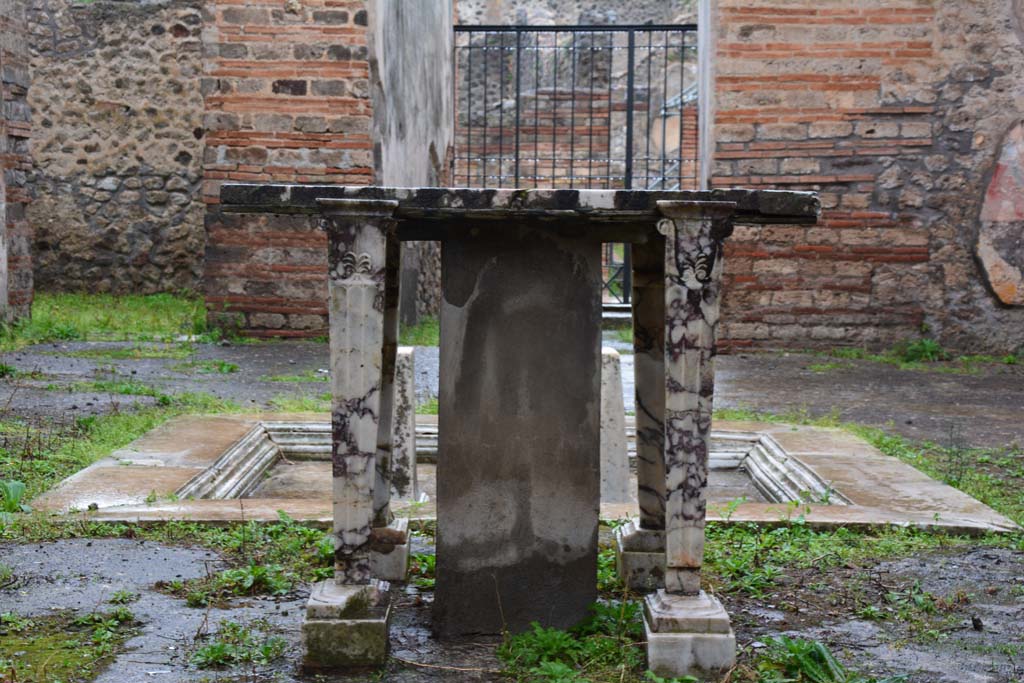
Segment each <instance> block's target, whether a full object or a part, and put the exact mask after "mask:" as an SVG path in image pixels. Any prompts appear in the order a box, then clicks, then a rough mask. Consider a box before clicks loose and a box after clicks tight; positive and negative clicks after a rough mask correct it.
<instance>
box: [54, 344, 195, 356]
mask: <svg viewBox="0 0 1024 683" xmlns="http://www.w3.org/2000/svg"><path fill="white" fill-rule="evenodd" d="M194 353H195V346H194V345H193V344H191V343H188V342H182V343H180V344H154V345H147V346H132V347H128V348H125V347H117V348H109V349H79V350H77V351H65V352H60V353H54V354H53V355H55V356H71V357H73V358H96V359H101V360H142V359H149V358H171V359H175V360H182V359H185V358H188V357H189V356H191V355H192V354H194Z"/></svg>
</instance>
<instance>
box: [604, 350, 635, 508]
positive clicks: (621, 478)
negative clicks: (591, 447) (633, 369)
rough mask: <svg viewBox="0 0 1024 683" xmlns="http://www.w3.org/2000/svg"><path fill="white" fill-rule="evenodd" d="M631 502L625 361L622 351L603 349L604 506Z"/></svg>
mask: <svg viewBox="0 0 1024 683" xmlns="http://www.w3.org/2000/svg"><path fill="white" fill-rule="evenodd" d="M630 500H631V497H630V495H629V452H628V450H627V444H626V408H625V406H624V405H623V401H622V361H621V359H620V358H619V352H618V351H616V350H615V349H613V348H610V347H605V348H603V349H601V502H603V503H628V502H629V501H630Z"/></svg>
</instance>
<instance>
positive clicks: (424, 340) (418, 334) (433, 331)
mask: <svg viewBox="0 0 1024 683" xmlns="http://www.w3.org/2000/svg"><path fill="white" fill-rule="evenodd" d="M440 340H441V324H440V322H438V320H437V318H434V317H426V318H423V319H422V320H420V322H419V323H418V324H416V325H415V326H414V327H403V328H402V330H401V332H400V333H399V335H398V343H399V344H401V345H402V346H438V345H439V344H440Z"/></svg>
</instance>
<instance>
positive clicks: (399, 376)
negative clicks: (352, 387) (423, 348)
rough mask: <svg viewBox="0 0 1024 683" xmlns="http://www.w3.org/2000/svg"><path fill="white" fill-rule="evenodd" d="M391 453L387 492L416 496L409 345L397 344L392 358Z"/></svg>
mask: <svg viewBox="0 0 1024 683" xmlns="http://www.w3.org/2000/svg"><path fill="white" fill-rule="evenodd" d="M392 433H393V434H394V444H393V450H392V455H391V496H392V497H393V498H395V499H396V500H411V501H416V500H419V489H418V487H417V483H416V358H415V353H414V350H413V347H411V346H399V347H398V354H397V356H396V359H395V423H394V425H393V428H392Z"/></svg>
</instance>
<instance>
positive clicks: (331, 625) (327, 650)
mask: <svg viewBox="0 0 1024 683" xmlns="http://www.w3.org/2000/svg"><path fill="white" fill-rule="evenodd" d="M390 619H391V604H390V598H389V596H388V584H387V583H386V582H382V581H371V582H370V583H368V584H364V585H359V586H353V585H342V584H339V583H336V582H335V581H334V579H328V580H326V581H321V582H319V583H317V584H314V585H313V590H312V592H311V593H310V595H309V601H308V602H307V603H306V618H305V620H304V621H303V622H302V644H303V646H304V648H303V649H304V650H305V658H304V659H303V668H305V669H306V670H310V671H317V670H329V669H339V668H351V667H362V666H379V665H380V664H383V663H384V662H385V661H386V660H387V656H388V622H389V621H390Z"/></svg>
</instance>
